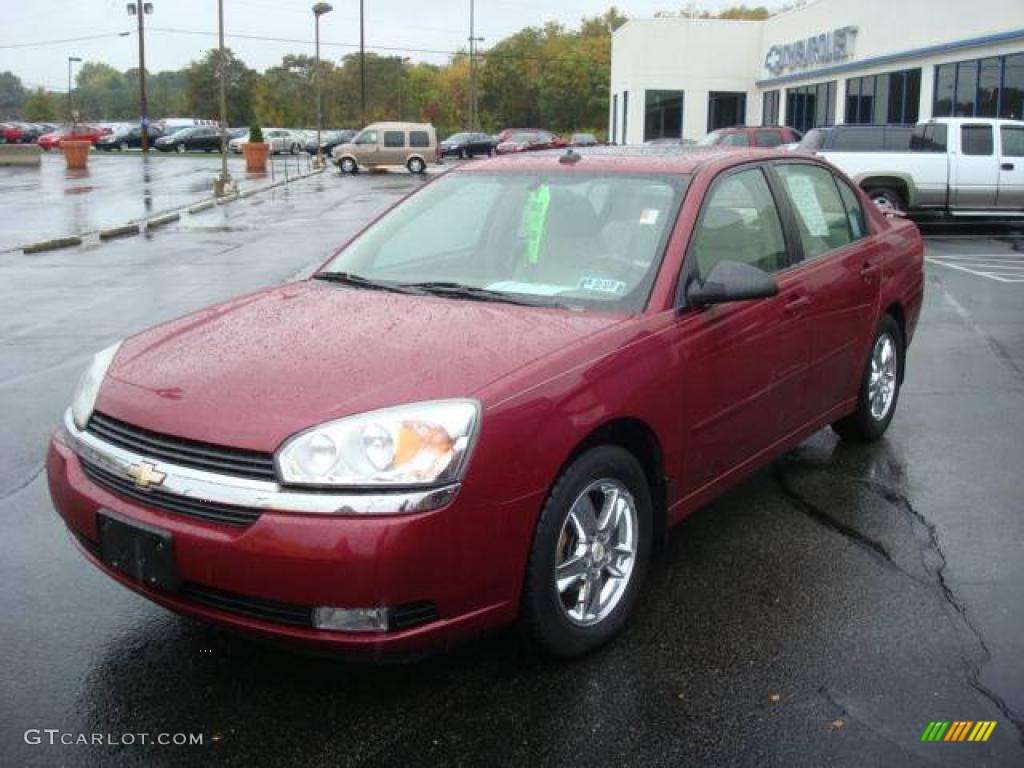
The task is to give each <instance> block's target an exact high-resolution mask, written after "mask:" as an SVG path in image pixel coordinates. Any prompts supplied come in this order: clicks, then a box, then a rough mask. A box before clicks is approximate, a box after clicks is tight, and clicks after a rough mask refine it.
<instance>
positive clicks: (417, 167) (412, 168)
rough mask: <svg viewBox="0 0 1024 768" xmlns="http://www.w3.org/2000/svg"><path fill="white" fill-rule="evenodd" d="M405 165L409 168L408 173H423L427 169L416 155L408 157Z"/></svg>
mask: <svg viewBox="0 0 1024 768" xmlns="http://www.w3.org/2000/svg"><path fill="white" fill-rule="evenodd" d="M405 167H406V168H408V169H409V173H423V172H424V171H425V170H427V164H426V163H424V162H423V161H422V160H420V159H419V158H418V157H410V158H409V162H407V163H406V164H405Z"/></svg>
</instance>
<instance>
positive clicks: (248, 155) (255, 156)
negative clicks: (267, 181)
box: [242, 125, 270, 173]
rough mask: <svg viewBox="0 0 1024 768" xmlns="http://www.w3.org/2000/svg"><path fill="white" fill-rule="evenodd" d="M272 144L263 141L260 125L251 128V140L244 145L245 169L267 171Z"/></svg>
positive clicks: (259, 171) (256, 171) (257, 171)
mask: <svg viewBox="0 0 1024 768" xmlns="http://www.w3.org/2000/svg"><path fill="white" fill-rule="evenodd" d="M269 151H270V145H269V144H267V143H265V142H264V141H263V130H262V129H261V128H260V127H259V126H258V125H253V126H251V127H250V128H249V140H248V141H247V142H245V143H244V144H243V145H242V152H243V153H244V154H245V170H246V171H250V172H255V173H266V171H267V153H268V152H269Z"/></svg>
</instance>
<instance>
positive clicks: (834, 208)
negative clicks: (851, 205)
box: [776, 163, 863, 260]
mask: <svg viewBox="0 0 1024 768" xmlns="http://www.w3.org/2000/svg"><path fill="white" fill-rule="evenodd" d="M776 169H777V170H778V172H779V176H780V177H781V178H782V185H783V186H784V187H785V188H786V195H787V196H788V197H789V202H790V203H791V204H792V205H793V210H794V212H795V213H796V223H797V229H798V230H799V231H800V242H801V243H802V244H803V247H804V259H805V260H810V259H816V258H818V257H819V256H821V255H822V254H825V253H828V252H829V251H831V250H834V249H836V248H842V247H843V246H844V245H846V244H847V243H850V242H851V241H852V240H853V237H852V236H851V234H850V224H849V221H848V219H847V213H846V206H844V205H843V201H842V199H841V198H840V197H839V190H838V189H836V184H835V181H833V179H834V178H835V177H834V176H833V175H832V173H831V172H830V171H828V170H826V169H825V168H821V167H819V166H816V165H809V164H796V163H789V164H785V165H779V166H777V167H776ZM862 215H863V214H862Z"/></svg>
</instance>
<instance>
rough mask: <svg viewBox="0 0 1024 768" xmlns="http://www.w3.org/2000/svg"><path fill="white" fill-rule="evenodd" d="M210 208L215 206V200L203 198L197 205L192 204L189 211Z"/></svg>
mask: <svg viewBox="0 0 1024 768" xmlns="http://www.w3.org/2000/svg"><path fill="white" fill-rule="evenodd" d="M210 208H213V200H203V202H201V203H196V204H195V205H193V206H190V207H189V209H188V212H189V213H199V212H201V211H206V210H209V209H210Z"/></svg>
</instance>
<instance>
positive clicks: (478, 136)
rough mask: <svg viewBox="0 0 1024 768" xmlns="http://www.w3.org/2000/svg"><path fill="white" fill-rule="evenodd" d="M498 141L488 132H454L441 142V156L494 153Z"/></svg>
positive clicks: (470, 155) (464, 156)
mask: <svg viewBox="0 0 1024 768" xmlns="http://www.w3.org/2000/svg"><path fill="white" fill-rule="evenodd" d="M496 146H497V142H496V141H495V140H494V137H493V136H488V135H487V134H486V133H454V134H452V135H451V136H449V137H448V138H447V139H445V140H444V141H442V142H441V157H462V158H466V157H475V156H477V155H493V154H494V148H495V147H496Z"/></svg>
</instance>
